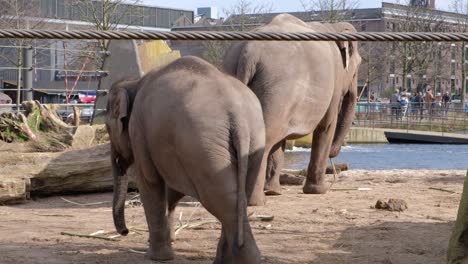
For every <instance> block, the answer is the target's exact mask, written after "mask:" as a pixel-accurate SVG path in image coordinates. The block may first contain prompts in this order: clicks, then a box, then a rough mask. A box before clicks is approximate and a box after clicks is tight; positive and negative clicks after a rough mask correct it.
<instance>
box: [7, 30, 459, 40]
mask: <svg viewBox="0 0 468 264" xmlns="http://www.w3.org/2000/svg"><path fill="white" fill-rule="evenodd" d="M14 38H16V39H18V38H23V39H115V40H124V39H141V40H231V41H232V40H257V41H340V40H341V41H344V40H351V41H437V42H445V41H450V42H458V41H468V33H464V32H356V33H334V32H237V31H216V32H215V31H175V32H168V31H145V32H134V31H96V30H81V31H78V30H75V31H61V30H16V29H2V30H0V39H14Z"/></svg>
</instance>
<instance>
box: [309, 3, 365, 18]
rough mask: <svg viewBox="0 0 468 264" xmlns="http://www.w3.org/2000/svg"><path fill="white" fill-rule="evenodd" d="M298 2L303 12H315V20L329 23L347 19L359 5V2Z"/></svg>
mask: <svg viewBox="0 0 468 264" xmlns="http://www.w3.org/2000/svg"><path fill="white" fill-rule="evenodd" d="M300 2H301V5H302V7H303V8H304V10H305V11H308V12H314V11H315V12H317V15H318V19H317V20H320V21H324V22H330V23H335V22H339V21H343V20H346V19H349V18H350V17H351V16H352V10H354V9H356V8H357V7H358V5H359V0H301V1H300Z"/></svg>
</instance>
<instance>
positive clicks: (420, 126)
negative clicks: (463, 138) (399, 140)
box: [353, 102, 468, 134]
mask: <svg viewBox="0 0 468 264" xmlns="http://www.w3.org/2000/svg"><path fill="white" fill-rule="evenodd" d="M353 125H354V126H358V127H371V128H392V129H405V130H407V131H408V130H419V131H432V132H440V133H442V134H443V133H461V134H468V109H465V108H461V107H459V104H453V103H448V104H443V103H411V102H410V103H408V105H407V106H406V107H402V106H395V105H394V106H393V107H392V104H390V103H378V102H369V103H368V102H359V103H358V104H357V106H356V116H355V120H354V123H353Z"/></svg>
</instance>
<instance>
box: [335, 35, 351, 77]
mask: <svg viewBox="0 0 468 264" xmlns="http://www.w3.org/2000/svg"><path fill="white" fill-rule="evenodd" d="M336 44H337V45H338V48H339V49H340V53H341V60H342V62H343V67H344V68H345V69H346V71H348V70H349V61H350V59H351V56H352V53H353V43H352V42H351V41H337V42H336Z"/></svg>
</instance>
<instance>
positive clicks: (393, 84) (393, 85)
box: [389, 77, 395, 89]
mask: <svg viewBox="0 0 468 264" xmlns="http://www.w3.org/2000/svg"><path fill="white" fill-rule="evenodd" d="M389 84H390V88H392V89H395V77H390V78H389Z"/></svg>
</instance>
